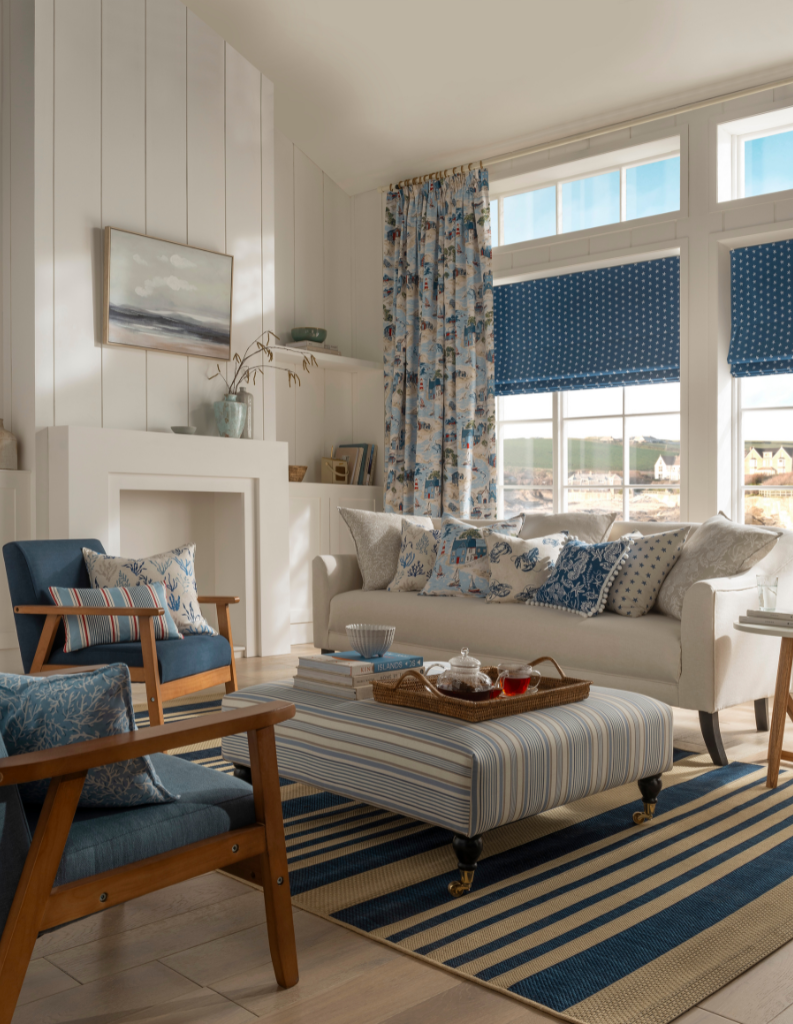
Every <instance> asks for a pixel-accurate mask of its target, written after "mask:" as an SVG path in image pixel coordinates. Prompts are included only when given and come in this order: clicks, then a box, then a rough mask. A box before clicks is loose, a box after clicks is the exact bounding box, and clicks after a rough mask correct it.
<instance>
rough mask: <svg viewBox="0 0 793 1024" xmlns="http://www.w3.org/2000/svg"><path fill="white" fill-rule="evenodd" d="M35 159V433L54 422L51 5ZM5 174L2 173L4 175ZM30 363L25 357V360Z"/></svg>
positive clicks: (38, 21)
mask: <svg viewBox="0 0 793 1024" xmlns="http://www.w3.org/2000/svg"><path fill="white" fill-rule="evenodd" d="M35 34H36V44H35V57H34V59H35V81H36V85H35V98H34V105H35V125H34V133H35V141H34V145H35V154H36V159H35V163H34V173H33V181H34V187H35V194H34V199H33V205H34V211H35V213H34V220H35V223H34V225H33V232H34V248H35V263H36V273H35V280H36V297H35V342H36V355H35V372H36V381H35V393H36V400H35V428H36V430H41V428H42V427H49V426H52V425H53V424H54V422H55V419H54V417H55V401H54V399H55V380H54V370H55V365H54V359H53V343H54V330H55V306H54V301H53V300H54V260H53V248H52V245H53V198H54V197H53V189H52V184H53V159H54V132H53V126H54V120H53V119H54V114H55V90H54V79H53V76H54V73H55V69H54V67H53V64H52V53H53V47H54V38H55V10H54V0H43V2H42V3H37V4H36V10H35ZM3 170H4V172H5V168H4V169H3ZM28 358H29V357H28Z"/></svg>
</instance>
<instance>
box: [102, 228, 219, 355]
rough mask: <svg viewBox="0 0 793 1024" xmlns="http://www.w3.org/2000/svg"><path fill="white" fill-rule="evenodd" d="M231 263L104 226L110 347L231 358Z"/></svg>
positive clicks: (107, 341) (207, 254) (106, 336)
mask: <svg viewBox="0 0 793 1024" xmlns="http://www.w3.org/2000/svg"><path fill="white" fill-rule="evenodd" d="M233 262H234V261H233V257H231V256H226V255H224V254H223V253H216V252H208V251H207V250H206V249H195V248H193V247H192V246H189V245H179V244H178V243H177V242H165V241H163V240H162V239H159V238H149V237H148V236H147V235H136V234H133V233H132V232H130V231H120V230H118V228H105V342H106V343H107V344H109V345H134V346H135V347H137V348H156V349H162V350H164V351H168V352H180V353H181V354H182V355H190V356H208V357H210V358H212V359H218V360H221V359H229V358H230V356H231V281H232V267H233Z"/></svg>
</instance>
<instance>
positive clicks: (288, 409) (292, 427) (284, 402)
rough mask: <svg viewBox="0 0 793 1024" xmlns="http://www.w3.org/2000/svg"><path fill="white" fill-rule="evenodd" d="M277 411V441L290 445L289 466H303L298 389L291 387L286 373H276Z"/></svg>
mask: <svg viewBox="0 0 793 1024" xmlns="http://www.w3.org/2000/svg"><path fill="white" fill-rule="evenodd" d="M273 376H274V377H275V403H276V404H275V411H276V424H275V429H276V440H277V441H286V443H287V444H288V445H289V464H290V465H295V466H297V465H303V463H299V462H298V461H297V423H296V422H295V417H296V406H297V394H298V388H296V387H295V386H294V385H292V387H290V386H289V379H288V377H287V375H286V374H285V373H280V372H275V373H274V374H273Z"/></svg>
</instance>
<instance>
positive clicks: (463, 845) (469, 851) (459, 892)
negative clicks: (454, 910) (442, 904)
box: [449, 835, 484, 899]
mask: <svg viewBox="0 0 793 1024" xmlns="http://www.w3.org/2000/svg"><path fill="white" fill-rule="evenodd" d="M483 845H484V844H483V842H482V837H481V836H460V835H456V836H454V838H453V839H452V848H453V849H454V852H455V853H456V854H457V867H458V868H459V869H460V880H459V882H449V893H450V895H452V896H454V897H455V899H456V898H457V897H458V896H464V895H465V894H466V893H467V892H470V891H471V886H472V885H473V884H474V871H476V865H477V862H478V860H479V858H480V857H481V856H482V847H483Z"/></svg>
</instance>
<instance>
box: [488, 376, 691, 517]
mask: <svg viewBox="0 0 793 1024" xmlns="http://www.w3.org/2000/svg"><path fill="white" fill-rule="evenodd" d="M626 386H628V387H629V386H630V385H626ZM626 386H623V387H622V388H620V390H621V392H622V394H621V411H620V412H614V413H598V414H596V415H584V416H569V415H567V396H568V394H570V392H566V391H560V392H554V394H553V407H552V415H551V418H550V419H549V418H548V417H547V416H545V417H539V418H532V419H507V418H506V417H505V416H504V411H503V404H502V403H503V398H501V397H497V398H496V438H497V444H498V478H497V493H498V515H499V517H501V516H503V515H504V494H505V492H506V491H525V490H529V489H530V488H529V487H527V486H526V485H525V484H505V483H504V436H503V430H502V428H503V427H504V426H507V425H509V426H531V425H533V424H540V423H542V424H548V423H550V424H551V428H552V432H551V438H552V441H551V447H552V451H553V511H554V512H555V513H558V512H566V511H567V506H568V494H569V492H570V491H614V490H619V489H622V518H623V519H625V520H627V519H628V518H629V513H630V491H631V490H642V491H645V490H657V491H669V490H676V491H677V492H678V504H679V506H680V509H681V515H682V499H681V479H678V480H677V481H673V480H672V479H671V474H670V479H669V481H668V482H667V483H664V482H658V483H652V484H642V485H640V486H639V485H631V484H630V482H629V481H630V443H628V444H626V443H625V440H626V438H629V437H630V433H631V432H630V429H629V423H630V421H632V420H636V419H642V418H644V417H647V416H670V417H671V416H677V418H678V423H680V424H681V426H682V410H680V409H678V410H677V412H670V411H669V410H661V411H652V410H648V409H643V410H642V411H641V412H627V411H626V407H625V406H626V395H625V387H626ZM604 390H605V389H604ZM609 390H616V389H612V388H610V389H609ZM681 404H682V400H681ZM594 420H611V421H613V420H620V421H621V424H622V452H623V458H622V483H621V484H619V485H614V486H613V487H609V486H607V485H595V486H577V485H571V484H568V483H567V477H568V472H567V441H568V431H567V424H568V423H575V422H581V421H586V422H592V421H594ZM680 457H681V467H680V468H681V477H682V468H683V467H682V457H683V449H682V437H681V446H680ZM626 481H628V483H626Z"/></svg>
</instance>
